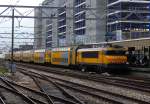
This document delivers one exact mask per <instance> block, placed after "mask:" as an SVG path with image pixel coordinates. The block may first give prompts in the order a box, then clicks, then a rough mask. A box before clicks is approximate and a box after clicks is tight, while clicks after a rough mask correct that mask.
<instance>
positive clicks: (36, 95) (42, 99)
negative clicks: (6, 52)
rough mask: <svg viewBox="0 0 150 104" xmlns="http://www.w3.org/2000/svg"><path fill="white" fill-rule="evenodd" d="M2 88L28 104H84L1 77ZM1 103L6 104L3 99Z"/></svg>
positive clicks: (0, 86)
mask: <svg viewBox="0 0 150 104" xmlns="http://www.w3.org/2000/svg"><path fill="white" fill-rule="evenodd" d="M0 88H4V89H6V90H7V91H9V92H12V93H13V94H17V95H19V96H21V98H22V99H23V100H25V101H26V104H83V103H74V102H72V101H69V100H66V99H63V98H60V97H58V96H53V95H47V94H46V93H45V92H41V91H36V90H33V89H30V88H27V87H24V86H21V85H19V84H16V83H14V82H12V81H10V80H7V79H5V78H2V77H0ZM50 99H51V101H49V100H50ZM53 100H55V102H53ZM0 101H1V102H4V100H3V99H0ZM23 102H24V101H22V103H21V104H24V103H23ZM2 104H3V103H2ZM4 104H5V103H4ZM14 104H18V103H14Z"/></svg>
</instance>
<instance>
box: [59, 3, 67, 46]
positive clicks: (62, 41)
mask: <svg viewBox="0 0 150 104" xmlns="http://www.w3.org/2000/svg"><path fill="white" fill-rule="evenodd" d="M57 25H58V43H59V46H65V45H66V28H67V27H66V5H65V4H64V5H63V6H62V7H61V8H59V9H58V24H57Z"/></svg>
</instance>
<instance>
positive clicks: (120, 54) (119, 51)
mask: <svg viewBox="0 0 150 104" xmlns="http://www.w3.org/2000/svg"><path fill="white" fill-rule="evenodd" d="M103 53H104V55H103V56H104V58H103V59H104V63H105V67H106V68H108V69H110V68H111V69H122V68H124V69H125V68H127V65H126V63H127V56H126V54H125V53H126V51H125V50H124V49H123V48H108V49H107V50H104V52H103Z"/></svg>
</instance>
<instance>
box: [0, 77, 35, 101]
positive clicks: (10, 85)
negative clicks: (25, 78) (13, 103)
mask: <svg viewBox="0 0 150 104" xmlns="http://www.w3.org/2000/svg"><path fill="white" fill-rule="evenodd" d="M0 79H1V80H2V81H3V82H4V83H5V84H7V85H8V86H9V87H10V88H12V89H13V90H15V91H16V92H18V93H20V94H21V95H22V96H23V98H25V99H26V101H27V102H28V103H29V104H36V103H35V102H34V101H33V100H32V99H30V98H29V97H27V96H26V95H25V94H23V93H22V92H21V91H19V90H18V89H17V88H15V87H14V86H13V85H12V84H10V83H9V82H8V81H6V80H5V79H4V78H2V77H0Z"/></svg>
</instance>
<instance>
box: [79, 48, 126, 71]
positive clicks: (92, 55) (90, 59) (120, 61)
mask: <svg viewBox="0 0 150 104" xmlns="http://www.w3.org/2000/svg"><path fill="white" fill-rule="evenodd" d="M126 62H127V56H126V55H125V50H124V49H122V48H113V47H109V48H108V47H106V48H85V49H79V50H78V51H77V64H78V65H79V67H80V68H81V70H82V71H85V70H86V69H87V67H88V66H92V67H96V69H98V70H100V71H102V70H103V69H106V68H107V69H118V68H123V67H126Z"/></svg>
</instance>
